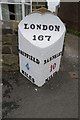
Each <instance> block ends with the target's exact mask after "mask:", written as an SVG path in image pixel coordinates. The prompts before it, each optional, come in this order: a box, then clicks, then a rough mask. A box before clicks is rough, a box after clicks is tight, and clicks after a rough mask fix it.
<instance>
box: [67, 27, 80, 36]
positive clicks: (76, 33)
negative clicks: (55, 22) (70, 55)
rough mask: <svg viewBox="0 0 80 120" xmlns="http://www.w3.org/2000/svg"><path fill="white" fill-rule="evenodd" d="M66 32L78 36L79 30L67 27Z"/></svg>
mask: <svg viewBox="0 0 80 120" xmlns="http://www.w3.org/2000/svg"><path fill="white" fill-rule="evenodd" d="M67 32H68V33H71V34H73V35H76V36H78V37H80V31H74V30H72V29H67Z"/></svg>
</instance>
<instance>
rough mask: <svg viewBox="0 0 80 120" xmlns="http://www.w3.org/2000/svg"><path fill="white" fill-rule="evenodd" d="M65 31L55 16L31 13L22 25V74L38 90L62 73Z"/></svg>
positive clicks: (19, 28)
mask: <svg viewBox="0 0 80 120" xmlns="http://www.w3.org/2000/svg"><path fill="white" fill-rule="evenodd" d="M65 31H66V29H65V26H64V24H63V23H62V21H61V20H60V18H59V17H57V16H55V15H53V14H52V13H45V14H41V13H39V12H38V13H37V12H36V13H32V14H30V15H27V16H26V17H24V19H23V20H22V21H21V22H20V23H19V26H18V36H19V63H20V72H21V74H23V75H24V76H25V77H26V78H28V79H29V80H30V81H31V82H32V83H34V84H36V85H37V86H39V87H41V86H42V85H43V84H44V83H45V82H46V81H48V80H49V79H50V78H51V77H53V75H54V73H55V72H58V71H59V66H60V60H61V55H62V49H63V43H64V36H65Z"/></svg>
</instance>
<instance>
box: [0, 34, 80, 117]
mask: <svg viewBox="0 0 80 120" xmlns="http://www.w3.org/2000/svg"><path fill="white" fill-rule="evenodd" d="M8 57H9V55H8V54H7V55H6V58H5V59H6V63H5V64H3V69H2V70H3V74H2V81H3V85H2V86H3V87H2V90H3V92H2V95H3V104H2V108H3V109H2V115H3V118H78V37H77V36H74V35H72V34H69V33H67V34H66V38H65V49H64V54H63V56H62V59H61V65H60V70H59V72H58V73H57V74H55V75H54V77H53V78H51V79H50V80H49V81H48V82H47V83H46V84H45V85H43V86H42V87H41V88H39V87H37V86H36V85H34V84H32V83H31V82H30V81H29V80H27V79H26V78H25V77H23V76H22V75H21V74H20V72H19V65H18V56H17V59H16V58H15V62H16V63H17V64H16V65H14V64H13V61H14V56H12V57H10V60H9V61H7V60H8V59H7V58H8ZM3 58H4V57H3ZM10 61H11V64H12V66H11V64H9V65H8V66H6V64H7V63H8V62H9V63H10ZM16 66H17V67H16ZM15 68H16V69H15Z"/></svg>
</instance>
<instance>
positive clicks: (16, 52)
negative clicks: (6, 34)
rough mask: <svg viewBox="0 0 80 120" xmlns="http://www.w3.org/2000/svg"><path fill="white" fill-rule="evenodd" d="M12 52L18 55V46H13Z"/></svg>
mask: <svg viewBox="0 0 80 120" xmlns="http://www.w3.org/2000/svg"><path fill="white" fill-rule="evenodd" d="M12 54H16V55H18V46H12Z"/></svg>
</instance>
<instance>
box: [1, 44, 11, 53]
mask: <svg viewBox="0 0 80 120" xmlns="http://www.w3.org/2000/svg"><path fill="white" fill-rule="evenodd" d="M2 54H11V48H10V46H5V45H4V46H2Z"/></svg>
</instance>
